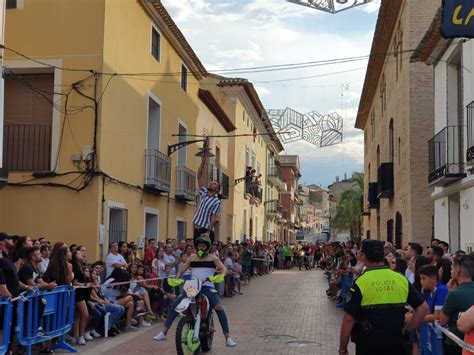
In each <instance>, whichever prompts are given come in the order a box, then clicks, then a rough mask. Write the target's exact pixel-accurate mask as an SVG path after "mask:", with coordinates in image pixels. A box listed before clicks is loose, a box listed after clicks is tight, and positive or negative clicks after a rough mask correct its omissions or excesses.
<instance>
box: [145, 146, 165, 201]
mask: <svg viewBox="0 0 474 355" xmlns="http://www.w3.org/2000/svg"><path fill="white" fill-rule="evenodd" d="M144 185H145V188H146V189H147V190H149V191H151V192H157V193H162V192H170V185H171V160H170V158H168V157H167V156H166V155H164V154H162V153H160V152H159V151H158V150H155V149H146V150H145V184H144Z"/></svg>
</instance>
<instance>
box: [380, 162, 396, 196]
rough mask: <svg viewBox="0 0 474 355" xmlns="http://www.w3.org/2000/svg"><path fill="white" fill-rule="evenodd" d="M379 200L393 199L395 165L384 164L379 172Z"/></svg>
mask: <svg viewBox="0 0 474 355" xmlns="http://www.w3.org/2000/svg"><path fill="white" fill-rule="evenodd" d="M377 180H378V183H377V198H379V199H380V198H392V197H393V195H394V188H393V163H382V164H380V166H379V170H378V179H377Z"/></svg>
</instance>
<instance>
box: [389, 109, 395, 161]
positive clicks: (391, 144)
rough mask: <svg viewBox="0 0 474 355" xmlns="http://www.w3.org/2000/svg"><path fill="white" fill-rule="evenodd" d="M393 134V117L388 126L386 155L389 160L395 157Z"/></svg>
mask: <svg viewBox="0 0 474 355" xmlns="http://www.w3.org/2000/svg"><path fill="white" fill-rule="evenodd" d="M394 139H395V138H394V136H393V118H392V119H391V120H390V125H389V126H388V155H389V162H390V163H393V162H394V160H395V159H394V157H395V142H394Z"/></svg>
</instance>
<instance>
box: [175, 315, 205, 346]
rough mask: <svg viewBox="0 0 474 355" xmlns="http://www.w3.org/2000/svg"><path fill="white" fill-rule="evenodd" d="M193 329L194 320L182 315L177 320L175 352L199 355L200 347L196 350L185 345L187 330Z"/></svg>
mask: <svg viewBox="0 0 474 355" xmlns="http://www.w3.org/2000/svg"><path fill="white" fill-rule="evenodd" d="M192 329H194V320H193V319H191V318H189V317H184V318H181V319H180V320H179V323H178V326H177V327H176V336H175V340H176V352H177V353H178V355H199V354H200V353H201V348H198V349H197V350H196V351H194V352H193V351H191V350H189V349H188V347H187V346H186V334H187V333H188V331H189V330H192Z"/></svg>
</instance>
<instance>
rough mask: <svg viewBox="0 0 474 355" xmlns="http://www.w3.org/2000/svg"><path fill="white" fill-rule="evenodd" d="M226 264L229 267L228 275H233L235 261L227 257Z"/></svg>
mask: <svg viewBox="0 0 474 355" xmlns="http://www.w3.org/2000/svg"><path fill="white" fill-rule="evenodd" d="M224 266H225V268H226V269H227V275H232V267H233V266H234V263H233V261H232V259H231V258H229V257H227V258H225V260H224Z"/></svg>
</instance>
